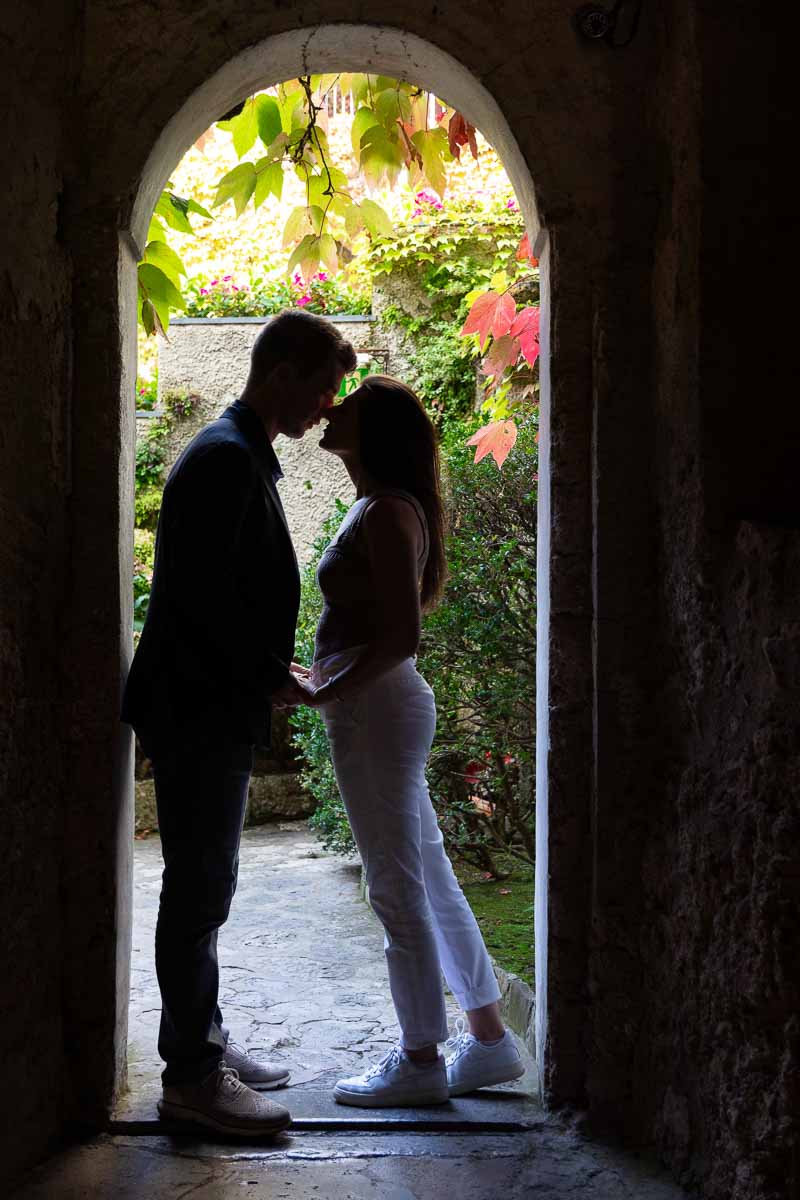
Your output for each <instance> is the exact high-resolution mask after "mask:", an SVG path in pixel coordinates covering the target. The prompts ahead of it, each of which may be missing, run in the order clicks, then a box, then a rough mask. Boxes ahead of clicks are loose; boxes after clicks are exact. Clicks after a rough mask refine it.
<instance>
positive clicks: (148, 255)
mask: <svg viewBox="0 0 800 1200" xmlns="http://www.w3.org/2000/svg"><path fill="white" fill-rule="evenodd" d="M144 260H145V262H149V263H153V264H154V265H155V266H157V267H159V268H160V269H161V270H162V271H163V272H164V274H165V275H166V276H167V278H168V279H171V280H172V282H173V283H174V284H175V286H176V287H177V288H180V286H181V275H186V267H185V266H184V265H183V263H182V262H181V260H180V258H179V256H178V255H177V254H176V253H175V251H174V250H173V249H172V247H171V246H168V245H167V243H166V242H160V241H157V240H156V241H154V242H148V243H147V245H146V246H145V250H144Z"/></svg>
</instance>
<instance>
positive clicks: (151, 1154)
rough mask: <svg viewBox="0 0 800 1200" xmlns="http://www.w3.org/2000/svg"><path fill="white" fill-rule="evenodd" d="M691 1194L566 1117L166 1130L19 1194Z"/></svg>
mask: <svg viewBox="0 0 800 1200" xmlns="http://www.w3.org/2000/svg"><path fill="white" fill-rule="evenodd" d="M240 1194H244V1195H246V1196H247V1197H248V1200H300V1198H302V1200H305V1198H306V1197H320V1200H374V1198H375V1197H376V1196H379V1197H380V1198H381V1200H438V1198H439V1197H440V1196H447V1195H457V1196H459V1197H460V1200H489V1198H490V1197H491V1198H494V1197H500V1196H502V1197H504V1200H529V1197H531V1196H536V1198H537V1200H569V1198H570V1197H575V1196H580V1197H581V1200H681V1198H682V1197H683V1196H685V1193H684V1192H682V1191H680V1190H679V1189H678V1188H677V1187H676V1186H675V1185H674V1184H673V1183H671V1182H670V1181H668V1180H667V1179H665V1178H664V1174H663V1172H661V1171H658V1170H657V1169H656V1168H654V1167H653V1166H652V1164H649V1163H646V1162H643V1161H641V1160H639V1159H636V1158H633V1157H632V1156H630V1155H625V1154H623V1153H621V1152H620V1151H619V1150H616V1149H613V1148H611V1147H609V1146H606V1145H603V1144H602V1143H601V1142H597V1141H594V1142H593V1141H591V1140H589V1139H587V1138H585V1137H583V1136H581V1134H580V1133H579V1132H577V1131H575V1130H574V1129H572V1128H571V1127H570V1126H569V1125H567V1124H562V1123H557V1122H555V1121H551V1122H548V1123H544V1122H543V1123H542V1126H541V1128H539V1129H537V1130H535V1131H534V1132H532V1133H524V1134H516V1135H511V1136H509V1135H506V1136H497V1135H495V1136H494V1137H493V1136H491V1135H483V1136H477V1137H476V1135H475V1134H474V1133H471V1134H469V1135H466V1136H464V1135H461V1136H458V1135H449V1136H447V1135H442V1134H424V1135H419V1134H417V1135H414V1134H408V1133H397V1134H382V1135H381V1134H378V1135H376V1134H369V1133H367V1134H361V1135H358V1134H350V1135H347V1134H342V1133H336V1134H335V1135H333V1136H331V1135H326V1136H322V1137H320V1136H315V1135H314V1134H305V1135H302V1134H301V1135H297V1134H288V1133H287V1134H284V1135H282V1136H281V1137H280V1138H279V1139H276V1141H275V1143H274V1144H271V1145H265V1146H253V1145H250V1146H245V1147H242V1146H241V1144H238V1145H236V1146H233V1145H232V1144H229V1145H218V1144H214V1143H209V1142H203V1141H200V1140H199V1139H187V1138H185V1137H184V1138H181V1139H177V1138H172V1137H170V1138H166V1137H145V1138H142V1137H139V1138H134V1137H108V1136H103V1137H99V1138H95V1139H94V1140H93V1141H91V1142H89V1143H88V1144H86V1145H83V1146H79V1147H75V1148H73V1149H70V1150H68V1151H67V1152H66V1153H64V1154H60V1155H58V1156H57V1157H55V1158H53V1159H52V1160H51V1161H50V1162H47V1163H45V1164H43V1165H42V1166H41V1167H39V1168H38V1169H37V1170H35V1171H33V1172H32V1173H31V1178H30V1180H29V1181H28V1182H27V1183H26V1184H25V1185H24V1186H23V1187H22V1188H21V1189H20V1190H19V1191H15V1192H14V1193H13V1197H11V1198H10V1200H84V1197H86V1196H90V1195H91V1196H106V1195H113V1196H114V1198H115V1200H140V1198H141V1197H142V1196H143V1195H146V1196H148V1197H152V1200H162V1198H163V1200H170V1198H171V1197H173V1196H176V1195H178V1196H188V1195H191V1196H196V1197H199V1198H200V1200H217V1198H218V1197H223V1196H225V1197H228V1196H233V1195H237V1196H238V1195H240Z"/></svg>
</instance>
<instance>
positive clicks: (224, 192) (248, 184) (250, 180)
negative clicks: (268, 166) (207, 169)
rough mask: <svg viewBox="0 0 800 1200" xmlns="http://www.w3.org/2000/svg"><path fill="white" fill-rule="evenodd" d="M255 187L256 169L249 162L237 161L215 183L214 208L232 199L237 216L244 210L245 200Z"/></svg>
mask: <svg viewBox="0 0 800 1200" xmlns="http://www.w3.org/2000/svg"><path fill="white" fill-rule="evenodd" d="M255 187H256V169H255V167H254V166H253V164H252V163H251V162H244V163H239V165H238V167H234V168H233V170H232V171H229V172H228V174H227V175H223V177H222V179H220V181H219V183H218V184H217V194H216V196H215V198H214V208H219V206H220V204H224V203H225V202H226V200H233V203H234V205H235V207H236V215H237V217H238V216H240V215H241V214H242V212H243V211H244V209H245V207H246V205H247V201H248V200H249V199H250V197H251V196H252V194H253V192H254V191H255Z"/></svg>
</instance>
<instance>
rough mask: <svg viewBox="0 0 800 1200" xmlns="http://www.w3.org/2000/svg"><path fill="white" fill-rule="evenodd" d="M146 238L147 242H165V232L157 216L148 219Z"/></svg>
mask: <svg viewBox="0 0 800 1200" xmlns="http://www.w3.org/2000/svg"><path fill="white" fill-rule="evenodd" d="M147 240H148V242H165V241H166V240H167V232H166V230H165V229H164V226H163V225H162V224H161V222H160V221H159V219H158V217H152V218H151V220H150V228H149V229H148V230H147Z"/></svg>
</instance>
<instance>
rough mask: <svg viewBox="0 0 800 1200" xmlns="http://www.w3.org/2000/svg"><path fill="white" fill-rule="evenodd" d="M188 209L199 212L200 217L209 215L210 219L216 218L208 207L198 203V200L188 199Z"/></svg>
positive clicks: (188, 210)
mask: <svg viewBox="0 0 800 1200" xmlns="http://www.w3.org/2000/svg"><path fill="white" fill-rule="evenodd" d="M186 211H187V212H193V213H197V215H198V216H199V217H207V218H208V220H209V221H213V220H214V218H213V216H212V215H211V213H210V212H209V211H208V209H207V208H203V206H202V204H198V203H197V201H196V200H192V199H189V200H187V201H186Z"/></svg>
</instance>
